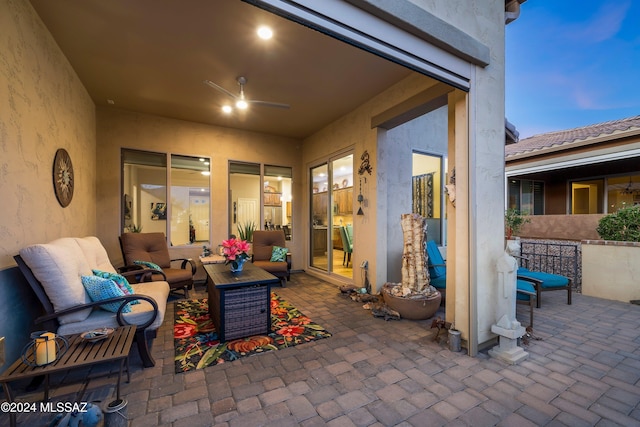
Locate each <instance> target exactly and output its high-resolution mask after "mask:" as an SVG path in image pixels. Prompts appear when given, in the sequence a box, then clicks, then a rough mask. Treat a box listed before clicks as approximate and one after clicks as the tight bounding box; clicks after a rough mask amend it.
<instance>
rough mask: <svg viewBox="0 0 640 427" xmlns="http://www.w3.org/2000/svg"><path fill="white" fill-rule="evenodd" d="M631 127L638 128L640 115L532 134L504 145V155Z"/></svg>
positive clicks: (571, 141)
mask: <svg viewBox="0 0 640 427" xmlns="http://www.w3.org/2000/svg"><path fill="white" fill-rule="evenodd" d="M631 128H636V129H640V116H635V117H629V118H627V119H620V120H612V121H610V122H604V123H597V124H594V125H589V126H583V127H579V128H574V129H567V130H561V131H556V132H548V133H543V134H540V135H534V136H531V137H529V138H525V139H522V140H520V142H517V143H515V144H508V145H506V146H505V155H506V157H509V156H513V155H516V154H521V153H527V152H534V151H541V150H544V149H546V148H551V147H555V146H560V145H567V146H569V145H571V143H574V142H577V141H585V140H587V139H590V138H597V137H599V136H602V135H610V134H613V133H615V132H621V131H626V130H629V129H631ZM567 148H569V147H567Z"/></svg>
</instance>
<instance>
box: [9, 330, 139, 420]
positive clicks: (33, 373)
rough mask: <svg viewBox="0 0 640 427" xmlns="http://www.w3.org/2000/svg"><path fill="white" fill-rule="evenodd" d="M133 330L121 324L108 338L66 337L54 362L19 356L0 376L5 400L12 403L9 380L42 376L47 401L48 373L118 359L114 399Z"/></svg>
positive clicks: (13, 416) (78, 335) (118, 392)
mask: <svg viewBox="0 0 640 427" xmlns="http://www.w3.org/2000/svg"><path fill="white" fill-rule="evenodd" d="M135 333H136V327H135V326H123V327H120V328H117V329H116V330H115V331H113V333H112V334H111V335H109V337H108V338H106V339H103V340H101V341H96V342H89V341H86V340H84V339H82V338H81V337H80V334H75V335H71V336H69V337H65V338H66V339H67V341H68V342H69V348H68V349H67V351H66V352H65V353H64V354H62V355H60V356H59V357H58V358H57V359H56V360H55V361H54V362H53V363H50V364H49V365H45V366H29V365H26V364H25V363H24V362H23V361H22V358H20V359H18V360H16V361H15V362H14V363H13V364H12V365H11V366H9V367H8V368H7V370H6V371H4V372H3V373H2V374H1V375H0V382H1V383H2V386H3V388H4V392H5V395H6V397H7V401H8V402H13V399H14V396H13V393H12V391H11V387H10V386H9V383H10V382H11V381H17V380H22V379H25V378H33V377H37V376H40V375H44V378H45V388H44V399H43V400H44V401H45V402H46V401H48V400H49V375H51V374H54V373H56V372H60V371H66V370H69V369H76V368H82V367H87V366H91V365H95V364H96V363H103V362H118V361H119V362H120V372H119V373H118V380H117V385H116V399H120V380H121V378H122V371H123V368H124V367H125V366H126V371H127V382H129V381H130V375H129V351H130V350H131V343H133V338H134V336H135ZM10 422H11V426H12V427H14V426H15V425H16V413H15V412H11V413H10Z"/></svg>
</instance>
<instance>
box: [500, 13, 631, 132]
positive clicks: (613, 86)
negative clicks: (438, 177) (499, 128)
mask: <svg viewBox="0 0 640 427" xmlns="http://www.w3.org/2000/svg"><path fill="white" fill-rule="evenodd" d="M505 89H506V94H505V97H506V116H507V119H508V120H509V121H510V122H511V123H513V124H514V125H515V126H516V129H517V130H518V132H520V139H523V138H526V137H529V136H532V135H536V134H540V133H546V132H552V131H556V130H564V129H571V128H575V127H580V126H586V125H590V124H595V123H601V122H605V121H609V120H617V119H623V118H627V117H633V116H637V115H640V1H639V0H621V1H611V0H562V1H556V0H528V1H526V2H525V3H523V4H522V5H521V13H520V17H519V18H518V19H517V20H516V21H514V22H512V23H510V24H509V25H507V27H506V88H505Z"/></svg>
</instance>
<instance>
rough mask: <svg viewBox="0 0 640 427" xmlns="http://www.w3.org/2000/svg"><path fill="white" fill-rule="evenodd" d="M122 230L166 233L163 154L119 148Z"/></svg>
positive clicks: (164, 157) (165, 167)
mask: <svg viewBox="0 0 640 427" xmlns="http://www.w3.org/2000/svg"><path fill="white" fill-rule="evenodd" d="M122 165H123V166H122V172H123V174H122V175H123V179H122V183H123V193H122V194H123V196H122V206H123V209H122V212H123V221H122V223H123V228H124V230H123V232H140V231H143V232H145V233H152V232H162V233H165V234H166V233H167V221H166V219H167V155H166V154H162V153H151V152H146V151H135V150H122Z"/></svg>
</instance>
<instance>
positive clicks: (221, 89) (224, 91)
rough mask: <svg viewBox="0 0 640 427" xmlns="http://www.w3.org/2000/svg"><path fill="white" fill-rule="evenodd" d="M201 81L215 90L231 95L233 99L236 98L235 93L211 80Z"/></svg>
mask: <svg viewBox="0 0 640 427" xmlns="http://www.w3.org/2000/svg"><path fill="white" fill-rule="evenodd" d="M203 83H204V84H206V85H207V86H210V87H212V88H214V89H215V90H217V91H220V92H222V93H224V94H225V95H228V96H230V97H232V98H233V99H238V96H237V95H235V94H233V93H231V92H229V91H228V90H226V89H225V88H223V87H222V86H219V85H217V84H215V83H214V82H212V81H211V80H203Z"/></svg>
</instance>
